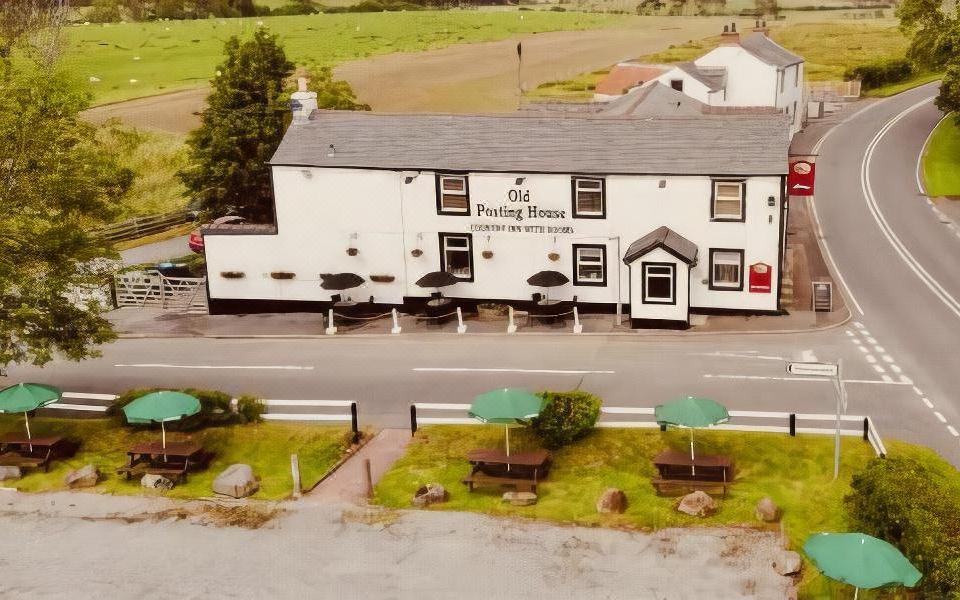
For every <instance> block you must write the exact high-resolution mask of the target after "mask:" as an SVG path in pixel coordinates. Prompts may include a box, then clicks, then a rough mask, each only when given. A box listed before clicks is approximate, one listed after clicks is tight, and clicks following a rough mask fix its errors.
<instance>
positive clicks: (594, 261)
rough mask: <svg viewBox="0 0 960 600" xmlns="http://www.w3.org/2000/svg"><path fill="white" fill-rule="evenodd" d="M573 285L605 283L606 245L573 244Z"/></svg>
mask: <svg viewBox="0 0 960 600" xmlns="http://www.w3.org/2000/svg"><path fill="white" fill-rule="evenodd" d="M573 285H597V286H604V285H607V247H606V246H603V245H587V244H574V245H573Z"/></svg>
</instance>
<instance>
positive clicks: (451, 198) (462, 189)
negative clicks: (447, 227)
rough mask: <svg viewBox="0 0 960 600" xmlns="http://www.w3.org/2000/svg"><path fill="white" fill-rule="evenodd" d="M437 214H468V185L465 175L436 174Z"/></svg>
mask: <svg viewBox="0 0 960 600" xmlns="http://www.w3.org/2000/svg"><path fill="white" fill-rule="evenodd" d="M437 214H441V215H469V214H470V186H469V184H468V182H467V177H466V176H465V175H437Z"/></svg>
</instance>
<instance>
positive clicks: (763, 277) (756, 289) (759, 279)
mask: <svg viewBox="0 0 960 600" xmlns="http://www.w3.org/2000/svg"><path fill="white" fill-rule="evenodd" d="M772 273H773V269H771V268H770V265H768V264H766V263H756V264H752V265H750V291H751V292H753V293H755V294H762V293H770V292H771V291H772V290H773V286H772V285H771V283H770V281H771V277H770V276H771V274H772Z"/></svg>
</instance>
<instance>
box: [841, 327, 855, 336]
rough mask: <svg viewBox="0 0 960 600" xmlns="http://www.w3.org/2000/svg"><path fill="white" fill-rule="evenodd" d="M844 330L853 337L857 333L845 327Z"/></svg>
mask: <svg viewBox="0 0 960 600" xmlns="http://www.w3.org/2000/svg"><path fill="white" fill-rule="evenodd" d="M843 332H844V333H845V334H847V335H849V336H851V337H853V336H854V335H856V334H855V333H854V332H852V331H850V330H849V329H844V330H843Z"/></svg>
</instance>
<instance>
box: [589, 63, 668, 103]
mask: <svg viewBox="0 0 960 600" xmlns="http://www.w3.org/2000/svg"><path fill="white" fill-rule="evenodd" d="M668 70H669V69H668V67H663V66H660V65H643V64H639V63H620V64H618V65H614V67H613V68H612V69H610V72H609V73H608V74H607V76H606V77H604V78H603V80H602V81H600V83H598V84H597V87H596V88H595V89H594V92H596V93H597V94H603V95H605V96H620V95H622V94H625V93H626V92H627V90H629V89H630V88H632V87H636V86H638V85H640V84H642V83H645V82H647V81H651V80H653V79H656V78H657V77H659V76H660V75H662V74H664V73H666V72H667V71H668Z"/></svg>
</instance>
